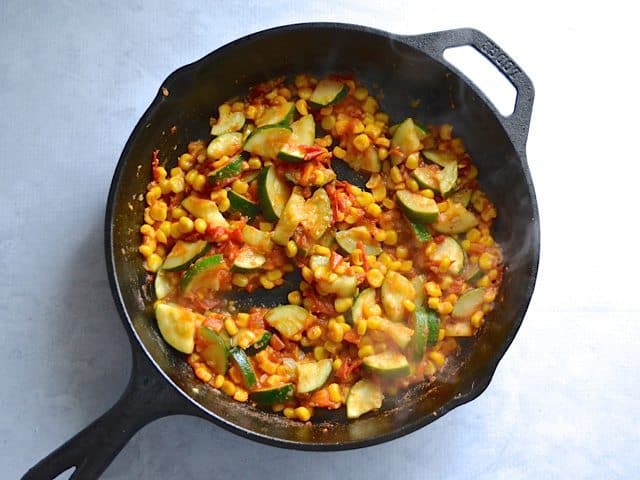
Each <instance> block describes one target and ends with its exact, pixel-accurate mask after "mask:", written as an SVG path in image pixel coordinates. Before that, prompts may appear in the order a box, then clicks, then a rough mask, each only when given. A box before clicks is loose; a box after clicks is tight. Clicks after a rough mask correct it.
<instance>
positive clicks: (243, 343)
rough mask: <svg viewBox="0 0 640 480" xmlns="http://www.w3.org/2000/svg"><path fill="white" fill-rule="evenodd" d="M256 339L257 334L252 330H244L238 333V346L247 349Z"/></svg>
mask: <svg viewBox="0 0 640 480" xmlns="http://www.w3.org/2000/svg"><path fill="white" fill-rule="evenodd" d="M255 339H256V334H255V333H253V332H252V331H251V330H247V329H243V330H241V331H240V333H238V336H237V337H236V344H238V345H240V348H244V349H246V348H247V347H248V346H249V345H251V344H252V343H253V342H254V341H255Z"/></svg>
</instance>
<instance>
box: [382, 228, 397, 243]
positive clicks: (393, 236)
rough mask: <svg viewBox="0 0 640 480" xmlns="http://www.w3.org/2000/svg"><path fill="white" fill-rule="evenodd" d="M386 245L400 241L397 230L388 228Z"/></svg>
mask: <svg viewBox="0 0 640 480" xmlns="http://www.w3.org/2000/svg"><path fill="white" fill-rule="evenodd" d="M384 243H385V244H386V245H391V246H393V245H395V244H396V243H398V234H397V233H396V231H395V230H387V238H385V239H384Z"/></svg>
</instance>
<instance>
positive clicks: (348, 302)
mask: <svg viewBox="0 0 640 480" xmlns="http://www.w3.org/2000/svg"><path fill="white" fill-rule="evenodd" d="M352 305H353V298H351V297H347V298H336V299H335V301H334V302H333V306H334V308H335V309H336V312H338V313H343V312H346V311H347V310H349V309H350V308H351V306H352Z"/></svg>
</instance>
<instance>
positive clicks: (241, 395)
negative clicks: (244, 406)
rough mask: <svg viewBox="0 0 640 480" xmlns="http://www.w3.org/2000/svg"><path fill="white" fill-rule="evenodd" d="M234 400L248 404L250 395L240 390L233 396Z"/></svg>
mask: <svg viewBox="0 0 640 480" xmlns="http://www.w3.org/2000/svg"><path fill="white" fill-rule="evenodd" d="M233 399H234V400H235V401H236V402H246V401H247V400H248V399H249V393H248V392H247V391H246V390H243V389H242V388H238V389H237V390H236V393H235V394H234V395H233Z"/></svg>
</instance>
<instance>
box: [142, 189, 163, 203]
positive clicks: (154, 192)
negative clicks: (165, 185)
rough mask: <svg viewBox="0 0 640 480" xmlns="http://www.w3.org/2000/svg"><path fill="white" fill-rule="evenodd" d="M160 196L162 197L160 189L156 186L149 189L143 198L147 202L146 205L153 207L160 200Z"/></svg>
mask: <svg viewBox="0 0 640 480" xmlns="http://www.w3.org/2000/svg"><path fill="white" fill-rule="evenodd" d="M161 195H162V189H161V188H160V187H158V186H157V185H156V186H154V187H151V188H150V189H149V191H148V192H147V195H146V196H145V198H146V200H147V204H149V205H153V204H154V203H155V202H156V201H157V200H158V199H159V198H160V196H161Z"/></svg>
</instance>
